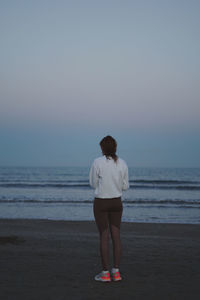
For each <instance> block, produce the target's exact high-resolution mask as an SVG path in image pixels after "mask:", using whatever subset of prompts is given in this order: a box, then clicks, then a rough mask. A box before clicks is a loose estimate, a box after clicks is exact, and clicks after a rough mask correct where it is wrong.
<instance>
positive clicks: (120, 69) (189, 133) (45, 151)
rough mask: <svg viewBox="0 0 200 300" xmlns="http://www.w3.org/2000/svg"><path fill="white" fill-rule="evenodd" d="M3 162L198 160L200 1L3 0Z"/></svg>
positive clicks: (182, 163) (185, 163) (187, 163)
mask: <svg viewBox="0 0 200 300" xmlns="http://www.w3.org/2000/svg"><path fill="white" fill-rule="evenodd" d="M0 36H1V47H0V65H1V68H0V84H1V87H0V141H1V146H0V165H16V166H18V165H36V166H37V165H45V166H48V165H49V166H54V165H55V166H67V165H76V166H78V165H85V166H88V165H90V164H91V162H92V160H93V159H94V158H95V157H96V156H99V155H101V153H100V150H99V146H98V143H99V140H100V139H101V138H102V137H103V136H105V135H107V134H111V135H113V136H114V137H115V138H116V139H117V141H118V145H119V147H118V153H119V155H120V156H121V157H122V158H124V159H125V160H126V161H127V162H128V164H129V165H130V166H156V167H157V166H166V167H173V166H174V167H195V166H196V167H200V155H199V154H200V138H199V137H200V97H199V96H200V55H199V53H200V39H199V36H200V1H198V0H190V1H189V0H188V1H185V0H173V1H172V0H168V1H166V0H157V1H156V0H151V1H150V0H138V1H134V0H132V1H131V0H123V1H122V0H121V1H118V0H115V1H114V0H106V1H104V0H101V1H97V0H90V1H89V0H84V1H81V0H79V1H78V0H73V1H67V0H65V1H64V0H63V1H61V0H57V1H52V0H49V1H47V0H46V1H45V0H34V1H33V0H32V1H29V0H24V1H21V0H15V1H14V0H10V1H6V0H2V1H0Z"/></svg>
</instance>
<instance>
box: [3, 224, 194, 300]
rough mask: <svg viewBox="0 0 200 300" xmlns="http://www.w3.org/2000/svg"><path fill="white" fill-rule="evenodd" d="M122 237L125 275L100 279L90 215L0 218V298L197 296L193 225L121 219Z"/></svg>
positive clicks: (155, 299) (156, 298)
mask: <svg viewBox="0 0 200 300" xmlns="http://www.w3.org/2000/svg"><path fill="white" fill-rule="evenodd" d="M121 239H122V246H123V255H122V261H121V268H120V269H121V273H122V277H123V281H122V282H120V283H114V282H111V283H110V284H104V283H100V282H95V281H94V275H96V274H97V273H98V272H99V271H101V265H100V257H99V236H98V232H97V228H96V224H95V222H94V221H61V220H47V219H0V265H1V272H0V290H1V298H2V299H9V300H12V299H13V300H16V299H17V300H18V299H20V300H25V299H26V300H27V299H35V300H36V299H48V300H51V299H52V300H54V299H57V300H62V299H63V300H64V299H70V300H71V299H72V300H73V299H81V300H82V299H83V300H90V299H91V300H93V299H113V300H114V299H126V300H127V299H128V300H129V299H130V300H132V299H136V300H137V299H140V300H143V299H144V300H146V299H152V300H160V299H166V300H169V299H170V300H173V299H174V300H179V299H181V300H182V299H192V300H195V299H199V295H200V286H199V280H200V275H199V270H200V261H199V253H200V226H199V224H177V223H175V224H168V223H129V222H128V223H127V222H122V225H121ZM110 253H112V247H111V243H110ZM111 266H112V257H111Z"/></svg>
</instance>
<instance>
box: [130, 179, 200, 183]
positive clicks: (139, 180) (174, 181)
mask: <svg viewBox="0 0 200 300" xmlns="http://www.w3.org/2000/svg"><path fill="white" fill-rule="evenodd" d="M129 182H130V183H134V182H135V183H152V184H198V183H200V181H192V180H187V181H186V180H164V179H163V180H156V179H155V180H145V179H136V180H129Z"/></svg>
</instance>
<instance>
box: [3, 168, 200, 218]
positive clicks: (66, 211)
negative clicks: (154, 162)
mask: <svg viewBox="0 0 200 300" xmlns="http://www.w3.org/2000/svg"><path fill="white" fill-rule="evenodd" d="M88 176H89V167H1V168H0V218H34V219H53V220H81V221H82V220H94V217H93V199H94V191H93V190H92V188H91V187H90V186H89V179H88ZM129 179H130V181H129V183H130V188H129V189H128V190H127V191H126V192H124V193H123V197H122V200H123V221H127V222H162V223H186V224H187V223H191V224H200V168H134V167H129Z"/></svg>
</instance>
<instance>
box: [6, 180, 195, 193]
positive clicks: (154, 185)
mask: <svg viewBox="0 0 200 300" xmlns="http://www.w3.org/2000/svg"><path fill="white" fill-rule="evenodd" d="M172 182H173V183H172ZM172 182H171V181H160V180H156V181H155V180H154V181H151V180H149V181H148V180H136V181H130V189H167V190H168V189H171V190H174V189H176V190H197V191H199V190H200V185H195V182H185V181H178V184H177V181H172ZM132 183H133V184H132ZM135 183H136V184H135ZM138 183H142V184H138ZM144 183H146V184H144ZM1 187H6V188H65V189H67V188H90V185H89V182H87V181H84V180H83V181H67V182H66V183H48V182H47V183H26V182H21V183H20V182H6V183H0V188H1Z"/></svg>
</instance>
